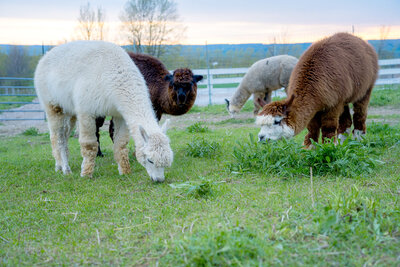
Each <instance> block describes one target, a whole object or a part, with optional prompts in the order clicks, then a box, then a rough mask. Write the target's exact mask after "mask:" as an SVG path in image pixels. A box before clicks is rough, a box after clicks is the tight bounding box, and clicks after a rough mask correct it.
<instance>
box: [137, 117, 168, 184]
mask: <svg viewBox="0 0 400 267" xmlns="http://www.w3.org/2000/svg"><path fill="white" fill-rule="evenodd" d="M168 121H169V120H167V121H166V122H165V123H164V124H163V126H162V127H161V129H162V133H153V134H150V135H149V134H147V132H146V130H145V129H144V128H143V127H141V126H139V131H140V135H141V137H142V138H143V146H141V147H136V158H137V160H138V162H139V163H140V164H141V165H142V166H143V167H145V168H146V170H147V173H148V174H149V175H150V178H151V179H152V180H153V181H154V182H163V181H164V180H165V176H164V168H165V167H169V166H171V164H172V160H173V152H172V150H171V147H170V145H169V139H168V137H167V136H166V135H165V133H166V131H167V125H168Z"/></svg>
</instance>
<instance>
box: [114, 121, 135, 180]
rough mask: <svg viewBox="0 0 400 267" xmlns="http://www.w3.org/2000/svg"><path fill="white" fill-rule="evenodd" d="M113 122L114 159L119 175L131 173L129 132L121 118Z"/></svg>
mask: <svg viewBox="0 0 400 267" xmlns="http://www.w3.org/2000/svg"><path fill="white" fill-rule="evenodd" d="M113 120H114V147H113V148H114V158H115V161H116V162H117V163H118V171H119V174H128V173H130V172H131V167H130V165H129V155H128V152H129V150H128V148H127V145H128V142H129V132H128V128H127V126H126V123H125V121H124V120H123V119H122V118H113Z"/></svg>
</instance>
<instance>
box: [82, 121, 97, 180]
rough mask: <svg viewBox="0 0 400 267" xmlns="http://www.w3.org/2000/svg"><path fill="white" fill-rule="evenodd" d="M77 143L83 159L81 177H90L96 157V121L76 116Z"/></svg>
mask: <svg viewBox="0 0 400 267" xmlns="http://www.w3.org/2000/svg"><path fill="white" fill-rule="evenodd" d="M78 123H79V143H80V145H81V154H82V157H83V161H82V166H81V176H82V177H83V176H89V177H92V175H93V171H94V165H95V159H96V155H97V146H98V144H97V139H96V121H95V118H94V117H93V116H89V115H78Z"/></svg>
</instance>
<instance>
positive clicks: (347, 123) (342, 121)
mask: <svg viewBox="0 0 400 267" xmlns="http://www.w3.org/2000/svg"><path fill="white" fill-rule="evenodd" d="M351 124H352V121H351V114H350V108H349V105H345V106H344V110H343V113H342V115H340V117H339V128H338V139H339V140H340V142H341V143H343V142H344V140H346V139H347V135H348V134H350V132H351Z"/></svg>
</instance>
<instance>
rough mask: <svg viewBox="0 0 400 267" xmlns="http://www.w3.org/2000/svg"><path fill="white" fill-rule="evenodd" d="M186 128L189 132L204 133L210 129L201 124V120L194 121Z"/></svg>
mask: <svg viewBox="0 0 400 267" xmlns="http://www.w3.org/2000/svg"><path fill="white" fill-rule="evenodd" d="M186 129H187V131H188V132H189V133H205V132H209V131H210V129H208V127H207V126H203V124H202V123H201V122H196V123H194V124H192V125H190V126H189V127H187V128H186Z"/></svg>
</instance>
